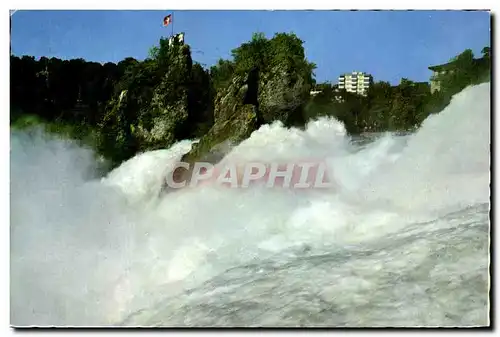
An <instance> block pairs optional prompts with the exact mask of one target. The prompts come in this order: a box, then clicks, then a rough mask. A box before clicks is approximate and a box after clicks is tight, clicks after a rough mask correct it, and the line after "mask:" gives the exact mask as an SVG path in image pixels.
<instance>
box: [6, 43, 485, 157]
mask: <svg viewBox="0 0 500 337" xmlns="http://www.w3.org/2000/svg"><path fill="white" fill-rule="evenodd" d="M451 66H452V68H453V71H449V72H448V73H447V74H443V75H440V76H439V78H438V79H437V80H439V81H440V83H441V90H439V91H436V92H434V93H431V92H430V87H429V84H428V83H416V82H412V81H410V80H408V79H402V80H401V83H400V84H399V85H397V86H391V85H390V84H389V83H386V82H376V83H374V84H373V85H372V86H371V88H370V89H369V90H368V94H367V96H366V97H362V96H357V95H353V94H350V93H347V92H345V91H338V90H337V88H336V85H333V84H331V83H320V84H317V83H316V82H315V80H314V69H315V67H316V66H315V65H314V64H313V63H310V62H308V61H307V59H306V58H305V51H304V48H303V41H301V40H300V39H299V38H297V36H295V35H294V34H284V33H278V34H276V35H275V36H274V37H273V38H271V39H268V38H266V37H265V36H264V35H262V34H255V35H254V36H253V38H252V39H251V40H250V41H249V42H246V43H243V44H242V45H241V46H239V47H238V48H236V49H234V50H233V51H232V59H231V60H222V59H221V60H219V62H218V63H217V64H216V65H214V66H212V67H211V68H210V69H208V70H207V69H204V68H203V67H202V66H201V65H200V64H198V63H196V62H193V61H192V59H191V51H190V48H189V46H188V45H184V44H182V43H180V42H178V41H175V40H174V41H173V43H170V42H169V40H167V39H161V40H160V43H159V45H158V46H156V47H153V48H152V49H151V50H150V55H149V57H148V58H147V59H145V60H143V61H138V60H135V59H133V58H126V59H124V60H123V61H121V62H119V63H118V64H114V63H105V64H100V63H96V62H86V61H85V60H83V59H75V60H60V59H57V58H50V59H49V58H45V57H42V58H41V59H39V60H35V59H34V58H33V57H29V56H23V57H16V56H11V65H10V67H11V79H10V92H11V124H16V123H17V122H18V121H20V120H22V119H23V118H25V116H26V115H35V116H37V117H39V118H40V119H41V120H43V121H44V122H47V123H52V124H56V125H58V124H61V125H65V126H68V125H70V126H72V127H73V128H74V129H75V130H77V131H78V130H79V131H78V132H76V133H75V134H74V135H75V137H81V136H82V133H88V132H90V131H92V132H93V140H94V141H93V145H94V146H95V147H96V149H97V150H98V152H99V153H101V154H103V155H104V156H105V157H107V158H109V159H111V160H112V161H113V162H114V163H115V164H118V163H120V162H122V161H123V160H126V159H128V158H130V157H132V156H133V155H134V154H136V153H137V152H140V151H147V150H151V149H158V148H165V147H168V146H170V145H172V144H173V143H174V142H175V141H178V140H181V139H186V138H200V137H204V136H206V135H211V136H210V137H214V139H215V138H216V139H219V138H221V137H222V138H224V137H229V138H230V137H231V136H232V134H231V133H233V135H234V133H238V132H240V134H239V136H238V137H234V138H235V139H241V137H246V136H248V132H251V131H252V130H254V129H255V128H257V127H258V126H259V125H261V124H262V123H270V122H272V121H274V120H280V121H282V122H283V123H285V125H295V126H300V125H304V124H305V123H306V122H307V121H308V120H310V119H312V118H317V117H318V116H324V115H328V116H335V117H336V118H338V119H339V120H341V121H342V122H344V123H345V125H346V127H347V129H348V131H350V132H352V133H358V132H363V131H384V130H408V129H412V128H415V127H417V126H418V125H420V123H421V122H422V121H423V120H424V119H425V118H426V117H427V116H428V115H429V114H431V113H436V112H439V111H440V110H442V109H443V108H444V107H445V106H446V105H447V104H448V103H449V101H450V99H451V97H452V96H453V95H454V94H456V93H457V92H459V91H461V90H462V89H463V88H465V87H466V86H467V85H470V84H475V83H480V82H484V81H487V80H489V78H490V71H491V70H490V55H489V48H484V49H483V55H482V57H481V58H478V59H476V58H474V55H473V54H472V51H470V50H466V51H464V52H463V53H462V54H460V55H458V56H457V57H456V58H454V59H453V60H452V62H451ZM311 90H319V91H321V93H319V94H318V95H315V96H311V95H310V91H311ZM249 107H251V108H249ZM238 116H239V117H238ZM241 116H243V117H241ZM252 116H253V117H252ZM250 122H251V123H250ZM227 125H231V127H227ZM223 128H227V129H228V130H229V131H228V130H225V131H224V133H225V134H223V133H221V132H222V131H219V130H222V129H223ZM82 130H83V131H82ZM242 130H244V131H242Z"/></svg>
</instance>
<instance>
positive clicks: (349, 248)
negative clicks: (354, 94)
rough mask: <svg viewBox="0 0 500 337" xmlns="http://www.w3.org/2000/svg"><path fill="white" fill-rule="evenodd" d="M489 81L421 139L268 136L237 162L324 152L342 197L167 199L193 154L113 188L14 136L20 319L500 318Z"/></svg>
mask: <svg viewBox="0 0 500 337" xmlns="http://www.w3.org/2000/svg"><path fill="white" fill-rule="evenodd" d="M489 146H490V86H489V84H482V85H479V86H475V87H470V88H467V89H465V90H464V91H463V92H462V93H460V94H459V95H457V96H456V97H454V99H453V101H452V103H451V104H450V106H449V107H447V108H446V109H445V110H444V111H442V112H441V113H440V114H438V115H434V116H431V117H429V118H428V119H427V120H426V121H425V123H424V124H423V126H422V127H421V129H420V130H419V131H417V132H416V133H415V134H412V135H407V136H396V135H393V134H390V133H388V134H384V135H380V137H378V138H376V139H375V140H373V141H371V142H368V143H366V142H365V143H364V144H358V143H357V142H354V141H352V140H351V139H349V137H347V136H346V134H345V131H344V128H343V126H342V125H341V124H340V123H339V122H337V121H335V120H333V119H321V120H318V121H316V122H312V123H310V124H309V125H308V127H307V128H306V130H305V131H303V130H297V129H291V130H290V129H285V128H283V127H282V126H280V125H279V124H273V125H267V126H263V127H262V128H261V129H260V130H258V131H256V132H254V133H253V134H252V136H251V137H250V138H249V139H247V140H246V141H245V142H243V143H242V144H240V145H239V146H237V147H235V148H233V149H232V151H231V152H230V153H229V154H228V156H227V157H226V158H227V159H228V160H231V159H238V160H241V159H244V160H255V159H258V160H260V161H273V160H296V161H300V160H301V159H302V158H311V157H315V158H322V159H324V160H326V161H327V162H328V164H329V165H330V167H331V172H330V174H332V176H333V177H334V179H335V181H336V182H337V184H338V188H337V189H335V190H309V191H305V190H283V189H266V188H263V187H259V186H254V187H253V188H249V189H227V188H223V187H217V186H205V187H200V188H196V189H185V190H180V191H176V192H175V193H169V194H166V195H164V196H163V197H161V198H158V195H159V192H160V188H161V184H162V182H163V179H164V176H165V174H166V173H167V172H168V170H169V168H171V167H172V165H173V164H174V162H175V161H176V160H179V158H180V156H181V155H182V154H183V153H185V152H187V151H188V150H189V149H190V147H191V143H190V142H189V141H183V142H180V143H178V144H176V145H174V146H173V147H172V148H170V149H166V150H159V151H154V152H148V153H144V154H141V155H138V156H136V157H135V158H132V159H131V160H129V161H128V162H126V163H124V164H123V165H122V166H121V167H119V168H117V169H116V170H114V171H113V172H111V173H110V174H109V175H108V176H107V177H106V178H104V179H102V180H97V179H92V172H93V171H95V170H96V165H95V161H94V159H93V154H92V152H91V151H90V150H86V149H82V148H79V147H78V146H76V145H73V144H72V143H71V142H69V141H63V140H60V139H55V138H50V137H48V136H46V135H43V134H42V133H34V134H27V133H22V132H14V131H12V132H11V285H10V286H11V323H12V324H13V325H78V326H82V325H142V326H152V325H162V326H464V325H466V326H470V325H485V324H488V308H489V307H488V306H489V304H488V291H489V273H488V268H489V253H488V249H489V197H490V190H489V180H490V167H489V166H490V150H489Z"/></svg>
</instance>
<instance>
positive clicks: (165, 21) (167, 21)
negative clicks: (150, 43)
mask: <svg viewBox="0 0 500 337" xmlns="http://www.w3.org/2000/svg"><path fill="white" fill-rule="evenodd" d="M171 23H172V14H169V15H167V16H166V17H164V18H163V26H165V27H166V26H168V25H169V24H171Z"/></svg>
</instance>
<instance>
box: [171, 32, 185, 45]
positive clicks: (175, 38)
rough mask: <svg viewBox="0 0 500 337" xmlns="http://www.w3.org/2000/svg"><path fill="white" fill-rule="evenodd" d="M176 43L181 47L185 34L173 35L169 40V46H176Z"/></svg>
mask: <svg viewBox="0 0 500 337" xmlns="http://www.w3.org/2000/svg"><path fill="white" fill-rule="evenodd" d="M174 41H175V42H177V43H178V44H180V45H183V44H184V33H179V34H175V35H172V36H171V37H169V38H168V46H169V47H172V45H173V44H174Z"/></svg>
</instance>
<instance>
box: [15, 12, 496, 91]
mask: <svg viewBox="0 0 500 337" xmlns="http://www.w3.org/2000/svg"><path fill="white" fill-rule="evenodd" d="M169 13H172V12H171V11H168V10H165V11H159V10H154V11H124V10H114V11H97V10H96V11H89V10H86V11H52V10H51V11H48V10H47V11H17V12H15V13H14V14H13V16H12V32H11V38H12V42H11V43H12V53H13V54H14V55H17V56H21V55H30V56H35V57H36V58H39V57H41V56H46V57H58V58H61V59H71V58H83V59H85V60H87V61H96V62H103V63H104V62H119V61H120V60H122V59H124V58H125V57H134V58H136V59H139V60H142V59H144V58H146V57H147V55H148V51H149V49H150V48H151V47H152V46H154V45H158V41H159V39H160V38H161V37H162V36H163V37H167V36H169V35H170V34H171V32H172V27H171V26H168V27H163V25H162V22H163V17H164V16H165V15H167V14H169ZM173 30H174V33H179V32H184V33H185V43H187V44H189V45H190V46H191V49H192V57H193V59H194V60H195V61H197V62H199V63H201V64H202V65H204V66H206V67H209V66H211V65H213V64H215V63H216V62H217V60H218V59H219V58H226V59H228V58H230V57H231V50H232V49H234V48H236V47H238V46H239V45H240V44H242V43H244V42H246V41H248V40H250V39H251V37H252V33H254V32H263V33H264V34H265V35H266V36H267V37H268V38H271V37H272V36H273V35H274V34H275V33H277V32H293V33H295V34H296V35H297V36H298V37H299V38H301V39H302V40H303V41H304V48H305V50H306V57H307V59H308V60H309V61H310V62H314V63H316V65H317V69H316V70H315V74H316V79H317V81H318V82H323V81H332V82H336V81H337V79H338V77H339V75H341V74H343V73H346V72H351V71H364V72H367V73H370V74H372V75H373V77H374V80H375V81H389V82H391V83H393V84H397V83H399V82H400V80H401V78H403V77H404V78H408V79H410V80H414V81H428V79H429V77H430V75H431V71H430V70H429V69H428V67H429V66H431V65H435V64H442V63H446V62H447V61H449V59H450V58H452V57H454V56H456V55H457V54H459V53H461V52H462V51H464V50H465V49H468V48H469V49H472V51H473V52H474V54H475V55H476V57H479V56H480V55H481V49H482V48H483V47H484V46H489V45H490V14H489V12H472V11H174V12H173Z"/></svg>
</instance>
